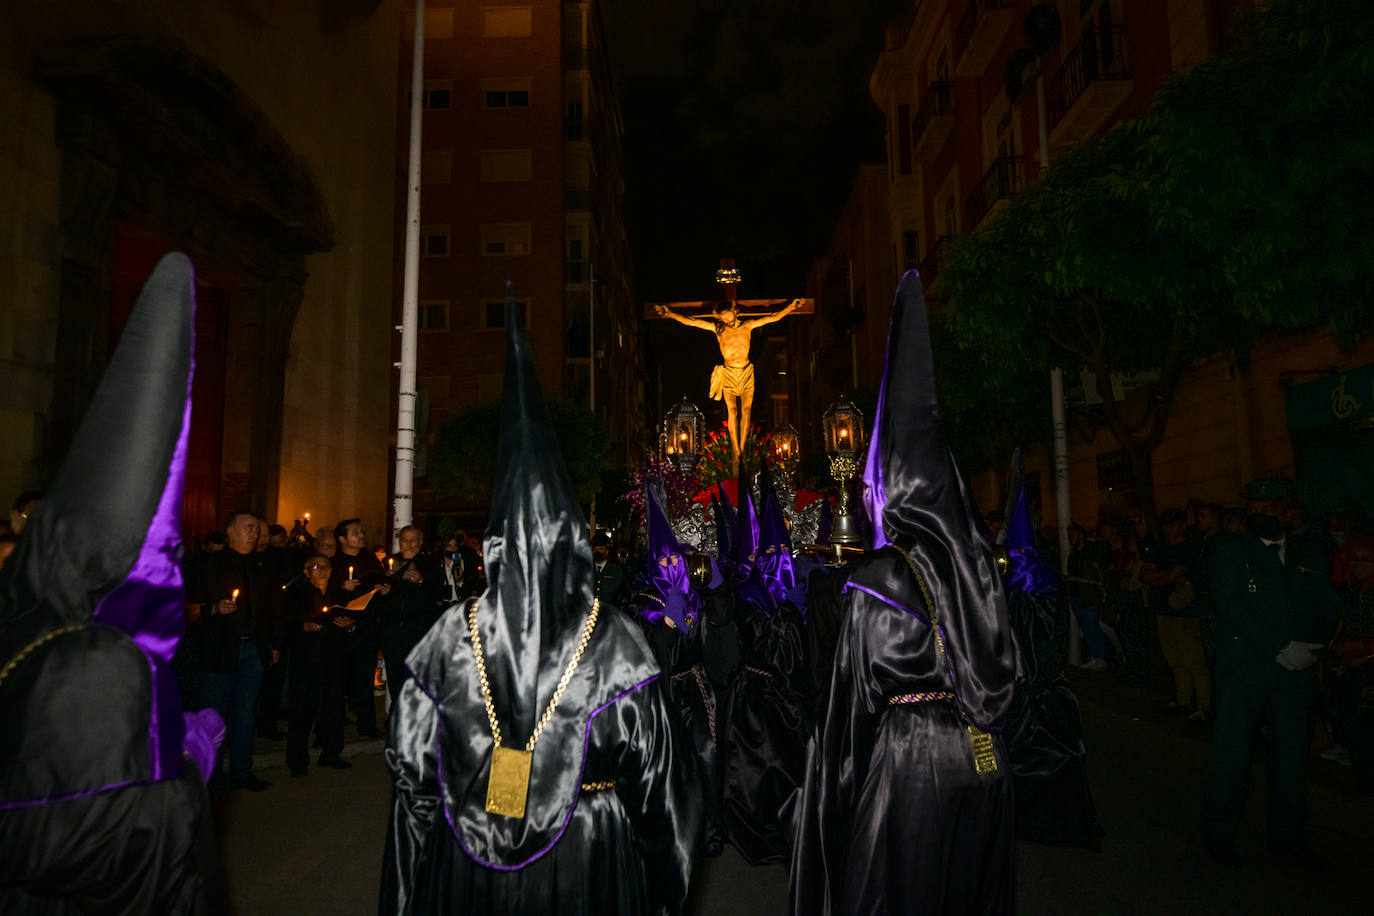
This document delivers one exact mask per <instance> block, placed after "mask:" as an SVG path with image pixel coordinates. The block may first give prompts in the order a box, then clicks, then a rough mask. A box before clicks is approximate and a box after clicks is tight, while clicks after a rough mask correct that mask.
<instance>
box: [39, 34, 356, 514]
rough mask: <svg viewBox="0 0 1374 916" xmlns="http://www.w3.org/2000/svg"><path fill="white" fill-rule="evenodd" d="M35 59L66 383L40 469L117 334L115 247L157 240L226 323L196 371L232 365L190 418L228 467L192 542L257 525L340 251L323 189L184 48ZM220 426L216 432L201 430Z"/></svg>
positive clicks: (142, 46)
mask: <svg viewBox="0 0 1374 916" xmlns="http://www.w3.org/2000/svg"><path fill="white" fill-rule="evenodd" d="M42 61H43V63H42V67H41V73H40V78H41V79H42V81H43V83H44V85H45V86H46V87H47V88H48V89H49V91H51V92H52V94H53V96H54V97H55V99H56V100H57V144H58V146H59V147H60V148H61V151H62V219H61V232H62V260H61V304H60V309H59V324H58V332H57V342H56V361H57V366H58V373H57V379H56V383H55V387H54V392H53V405H52V411H51V414H50V416H51V422H50V424H49V427H48V435H47V439H46V442H45V451H46V453H47V456H46V457H47V458H48V459H49V460H50V461H52V462H53V463H55V462H56V460H57V459H58V458H60V456H61V455H62V454H63V452H64V451H65V450H66V447H67V445H68V443H69V442H70V440H71V437H72V436H73V435H74V434H75V431H76V427H77V424H78V423H79V422H80V419H81V416H82V414H83V413H84V411H85V409H86V406H87V404H88V403H89V397H90V392H91V391H92V389H93V388H94V386H95V383H96V382H97V381H98V379H99V377H100V374H101V372H102V371H103V370H104V367H105V363H106V361H107V359H108V356H109V352H110V348H111V345H112V334H114V333H117V331H118V327H119V326H120V325H121V324H122V317H121V316H119V315H118V314H112V308H116V306H114V305H112V303H114V302H115V301H116V300H117V299H118V298H119V297H120V296H124V295H127V291H126V290H123V289H118V288H116V287H117V285H118V283H119V282H120V281H119V280H118V279H117V278H116V273H117V268H118V265H116V264H115V263H114V259H115V247H116V238H123V237H126V236H127V235H129V234H130V233H133V234H134V235H138V236H141V237H149V238H156V239H159V240H163V241H165V245H166V247H167V248H176V249H179V250H182V251H185V252H186V253H187V254H189V255H190V256H191V258H192V260H193V261H194V262H195V263H196V265H197V269H198V273H199V276H200V277H201V278H202V279H204V280H205V281H206V282H208V283H212V284H213V285H214V286H215V288H216V296H218V297H219V298H220V300H222V302H221V305H222V308H223V310H224V312H225V314H226V316H227V317H226V318H225V322H224V324H223V339H222V340H216V339H214V334H215V331H214V330H213V329H214V328H215V327H217V325H214V324H213V323H207V324H206V325H205V326H204V328H202V333H205V329H206V328H209V329H210V331H209V334H210V336H209V338H208V339H204V340H202V339H201V338H200V337H198V339H197V351H198V354H200V351H201V348H202V345H204V346H206V347H216V348H219V349H218V350H217V351H216V352H215V353H214V354H213V356H215V357H218V358H210V359H205V360H202V361H201V362H202V365H205V366H207V367H209V366H212V365H217V366H221V367H223V368H222V369H220V370H218V371H222V372H223V373H224V377H223V378H222V379H219V380H218V381H219V382H220V384H218V385H210V386H208V387H206V390H207V391H208V392H210V393H209V394H207V395H205V396H206V397H219V398H222V399H223V403H222V405H215V406H217V407H219V408H220V409H218V410H214V409H211V410H197V411H195V412H194V413H193V418H195V417H199V418H201V419H200V424H199V426H200V428H199V429H197V428H196V426H195V420H194V419H193V430H192V434H193V436H196V435H199V439H198V441H200V442H201V443H202V445H204V446H205V447H207V448H212V449H213V448H219V449H220V451H221V452H222V453H224V452H226V451H227V452H228V454H227V456H226V460H227V461H228V462H229V463H228V464H226V466H225V467H224V468H222V469H221V471H217V472H215V473H214V474H212V475H210V477H209V478H207V479H206V480H205V482H204V483H203V484H201V485H199V486H202V489H203V488H205V487H209V488H211V489H213V491H214V492H199V493H191V492H188V499H187V508H188V519H187V525H188V528H194V529H196V530H199V531H202V532H203V531H204V530H206V527H205V526H206V524H207V521H206V518H207V516H209V517H210V519H209V521H210V522H211V523H213V522H214V521H216V520H217V517H218V515H219V514H220V513H221V512H222V511H224V510H226V509H229V508H233V507H237V506H247V507H248V508H251V509H253V510H254V511H256V512H259V513H262V512H264V511H265V510H266V509H268V508H269V507H273V506H275V504H276V498H277V482H278V480H277V475H278V468H277V466H278V462H279V459H280V455H281V442H282V404H283V402H284V392H283V387H284V382H285V367H286V359H287V356H288V350H289V346H290V340H291V331H292V328H293V326H294V324H295V320H296V314H297V312H298V310H299V308H300V303H301V299H302V296H303V294H304V284H305V281H306V270H305V258H306V256H307V255H309V254H311V253H314V252H319V251H327V250H329V249H330V248H332V247H333V245H334V229H333V226H332V224H331V221H330V219H329V215H328V212H327V209H326V206H325V203H324V198H323V195H322V193H321V192H320V189H319V186H318V184H317V183H316V181H315V180H314V178H313V176H312V175H311V173H310V170H309V169H308V168H307V166H306V165H305V164H304V162H302V161H301V159H300V158H299V157H298V156H296V155H295V154H294V153H293V152H292V150H291V149H290V147H289V146H288V145H287V144H286V142H285V141H284V140H283V139H282V137H281V135H280V134H279V133H277V131H276V130H274V129H273V127H272V126H271V124H270V123H269V122H268V119H267V118H266V116H265V115H264V114H263V113H262V111H261V109H260V108H259V107H258V106H257V105H256V104H255V103H254V102H253V100H252V99H251V98H250V97H249V96H248V95H247V94H246V93H245V92H244V91H243V90H242V89H241V88H240V87H239V86H237V85H236V84H235V83H234V82H233V80H231V79H230V78H229V77H228V76H226V75H225V74H224V73H223V72H222V71H220V70H219V69H218V68H216V67H215V66H214V65H212V64H210V63H208V62H206V61H205V60H203V59H201V58H199V57H197V56H195V55H194V54H192V53H191V52H189V51H188V50H187V49H186V48H185V47H184V46H183V45H181V44H180V43H178V42H174V41H171V40H165V39H137V40H118V41H107V42H101V43H98V44H95V45H72V46H65V47H62V48H58V49H53V50H51V51H49V52H47V53H45V54H43V55H42ZM217 301H218V300H217ZM207 355H211V354H208V353H207ZM245 380H246V382H245ZM197 387H198V389H200V388H202V387H203V386H200V385H198V386H197ZM198 396H199V395H198ZM216 416H219V417H221V419H220V420H219V421H218V422H219V423H220V424H221V425H220V426H219V428H205V424H206V423H210V422H214V421H213V420H212V419H209V418H214V417H216ZM226 431H230V432H232V433H233V436H232V439H230V442H231V443H232V446H233V447H232V448H230V449H227V450H226V449H225V445H226V439H227V438H228V436H227V433H226ZM206 443H209V444H208V445H206ZM217 464H218V462H217ZM202 477H205V475H202ZM216 478H217V479H216ZM198 479H199V478H198ZM192 485H194V484H193V482H188V487H190V486H192ZM229 503H232V504H233V505H232V506H231V505H229Z"/></svg>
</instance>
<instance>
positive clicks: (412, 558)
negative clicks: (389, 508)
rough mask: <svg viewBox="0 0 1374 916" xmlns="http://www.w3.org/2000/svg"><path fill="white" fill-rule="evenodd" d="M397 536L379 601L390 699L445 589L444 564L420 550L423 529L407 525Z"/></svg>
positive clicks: (437, 611) (434, 617)
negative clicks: (385, 588)
mask: <svg viewBox="0 0 1374 916" xmlns="http://www.w3.org/2000/svg"><path fill="white" fill-rule="evenodd" d="M396 540H397V542H398V543H399V544H400V547H401V549H400V550H398V551H397V552H396V553H395V554H394V555H393V556H391V557H390V558H388V561H387V567H388V569H387V580H388V581H389V582H390V583H391V594H390V595H387V596H386V598H385V599H383V601H382V602H381V614H382V658H383V659H384V660H385V663H386V687H387V690H388V691H390V693H391V699H392V701H393V702H394V701H395V700H396V698H397V697H398V696H399V695H400V692H401V685H402V684H403V683H405V678H406V656H407V655H409V654H410V650H411V649H413V648H415V644H416V643H418V642H419V641H420V639H421V637H423V636H424V635H425V633H427V632H429V628H430V627H431V626H433V625H434V621H436V620H438V619H439V614H440V612H441V610H442V608H443V607H444V605H442V601H443V598H444V591H445V588H444V585H445V583H444V572H443V568H442V567H441V566H440V565H439V562H438V561H437V560H434V559H432V558H430V557H426V556H423V555H422V554H421V553H420V548H421V547H422V546H423V545H424V532H422V531H421V530H420V529H419V528H417V527H415V526H414V525H408V526H406V527H405V528H402V529H401V533H400V535H399V536H398V537H397V539H396Z"/></svg>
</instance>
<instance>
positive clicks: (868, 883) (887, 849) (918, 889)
mask: <svg viewBox="0 0 1374 916" xmlns="http://www.w3.org/2000/svg"><path fill="white" fill-rule="evenodd" d="M907 580H911V581H909V582H908V581H907ZM894 584H895V585H896V587H891V586H893V585H894ZM908 585H909V592H914V593H916V594H919V591H917V587H916V583H915V582H914V577H912V576H911V573H910V572H909V570H907V568H906V565H905V562H904V561H903V560H902V559H901V556H900V554H898V553H897V552H896V551H895V550H893V549H892V548H888V549H887V550H884V551H881V552H878V553H876V554H874V553H871V554H869V555H868V556H867V557H866V558H865V559H864V560H863V561H861V562H860V563H859V564H858V565H857V566H856V567H855V568H854V570H853V572H852V573H851V576H850V590H849V593H848V602H849V608H848V612H847V613H846V615H845V617H844V620H843V622H842V624H841V627H840V634H839V641H838V645H837V647H836V653H835V664H834V671H833V675H832V677H831V682H830V689H829V696H828V699H827V700H826V701H825V702H824V703H822V704H820V705H821V709H822V713H821V714H820V715H821V718H820V719H819V721H818V722H817V724H816V728H815V732H814V737H813V738H812V741H811V743H810V745H809V746H808V748H807V761H806V774H805V784H804V786H803V788H802V790H801V792H800V793H799V794H798V795H797V796H796V797H795V798H794V799H793V801H792V804H791V806H790V812H791V815H792V817H793V822H794V825H795V841H794V846H793V858H792V869H791V897H792V910H793V912H795V913H799V914H815V913H824V914H831V913H834V914H844V916H853V914H864V913H872V914H880V913H881V914H890V913H1010V912H1013V911H1014V910H1015V902H1014V892H1015V869H1014V866H1013V854H1014V851H1015V835H1014V829H1013V800H1012V784H1011V772H1010V767H1009V765H1008V761H1007V755H1006V751H1005V748H1004V747H1003V743H1002V739H1001V736H1000V735H996V734H994V735H993V736H992V740H993V747H994V750H995V754H996V758H997V769H996V770H995V771H994V772H991V773H987V774H981V775H980V774H979V773H978V772H977V770H976V769H975V766H974V758H973V750H972V745H971V742H970V739H969V732H968V723H967V720H966V719H965V714H964V711H963V710H964V709H965V707H966V706H971V707H973V708H975V709H977V708H983V707H984V706H985V705H986V700H987V698H988V697H989V696H994V695H996V694H997V693H998V692H999V691H1000V681H1001V674H1000V673H996V674H995V680H994V681H992V682H991V683H986V682H985V681H984V680H983V679H982V678H980V676H979V672H978V671H977V669H976V667H975V666H973V665H970V664H964V665H962V667H958V668H956V669H955V673H954V676H953V677H951V675H950V669H949V667H948V666H947V665H946V664H945V663H943V662H942V661H941V658H940V655H939V652H938V650H937V646H936V641H935V638H934V636H933V630H932V629H931V626H930V624H929V618H928V616H926V615H925V614H923V609H922V608H920V607H913V608H909V609H908V608H899V607H897V606H895V605H894V604H892V603H889V602H888V601H886V600H883V599H881V598H879V597H878V596H877V594H875V592H879V591H881V592H886V593H902V592H906V591H908V589H907V588H906V586H908ZM956 680H957V685H956ZM956 687H957V691H958V692H959V695H960V697H961V700H960V701H959V702H955V701H953V700H937V701H933V702H925V703H911V704H901V705H889V702H888V701H889V699H890V698H892V697H895V696H898V695H900V694H907V693H918V692H936V691H940V692H948V691H954V690H956Z"/></svg>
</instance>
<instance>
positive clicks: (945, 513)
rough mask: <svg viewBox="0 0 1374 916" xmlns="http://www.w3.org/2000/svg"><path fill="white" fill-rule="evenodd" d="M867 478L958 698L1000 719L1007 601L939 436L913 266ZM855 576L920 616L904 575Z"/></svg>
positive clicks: (980, 714)
mask: <svg viewBox="0 0 1374 916" xmlns="http://www.w3.org/2000/svg"><path fill="white" fill-rule="evenodd" d="M864 483H865V485H866V486H865V492H864V504H865V507H866V508H867V509H868V511H869V513H870V517H871V518H872V520H873V523H874V525H873V527H874V531H873V537H874V547H875V548H881V547H883V546H885V545H891V546H892V547H894V548H896V549H897V550H899V551H901V552H902V553H904V554H906V556H907V557H908V558H909V559H910V561H911V563H912V564H913V565H914V566H915V567H916V569H918V570H919V571H920V574H921V577H922V578H923V579H924V580H925V583H926V585H927V586H928V587H929V590H930V600H931V602H932V603H933V604H934V612H935V616H936V617H937V620H938V624H939V626H940V628H941V630H942V631H943V633H944V643H945V646H946V649H947V650H948V653H949V657H950V662H951V664H952V666H953V669H954V672H953V680H954V685H955V692H956V694H957V696H958V699H959V703H960V705H961V707H963V709H964V712H965V714H966V715H967V716H968V717H969V718H970V719H971V720H972V721H973V722H975V723H976V724H978V725H980V726H982V727H984V728H993V729H996V728H998V727H1000V721H1001V718H1002V716H1003V715H1004V714H1005V712H1006V709H1007V705H1008V703H1009V702H1010V699H1011V688H1012V683H1013V681H1014V678H1015V664H1016V662H1015V654H1014V646H1013V642H1012V634H1011V629H1010V625H1009V623H1008V618H1007V610H1006V601H1005V597H1004V595H1003V593H1002V582H1001V578H1000V577H999V576H998V574H997V565H996V562H995V560H994V558H993V553H992V549H991V547H990V546H989V545H988V543H987V542H986V540H985V539H984V538H983V535H982V533H981V532H982V529H981V522H980V521H979V520H978V519H975V518H974V517H973V514H972V513H971V512H970V510H969V505H970V502H969V497H968V492H967V489H966V487H965V486H964V481H963V478H962V477H961V476H960V474H959V469H958V468H957V467H956V466H955V463H954V457H953V456H952V455H951V454H950V451H949V446H948V445H947V444H946V442H945V436H944V431H943V429H942V427H941V423H940V410H939V405H938V403H937V401H936V396H935V373H934V367H933V364H932V356H931V346H930V328H929V325H928V323H927V320H926V307H925V294H924V291H923V290H922V288H921V279H920V276H919V275H918V274H917V273H916V271H914V270H913V271H907V273H906V275H905V276H904V277H903V278H902V282H901V285H900V286H899V287H898V289H897V295H896V299H895V301H894V302H893V306H892V326H891V330H890V331H889V334H888V342H887V356H886V362H885V365H884V369H883V382H882V387H881V389H880V390H879V394H878V409H877V412H876V415H875V417H874V420H873V433H872V435H871V437H870V445H869V451H868V459H867V463H866V466H865V469H864ZM871 568H872V569H878V568H883V567H880V564H874V566H873V567H871ZM852 582H853V583H854V584H855V586H856V587H860V588H862V589H863V590H865V591H869V592H870V593H873V594H875V595H877V596H878V597H880V598H882V599H883V600H884V601H887V602H889V603H891V604H893V605H895V606H897V607H900V608H903V609H906V610H908V611H910V612H912V613H914V614H915V615H916V616H918V617H922V618H923V619H924V614H925V612H926V610H927V609H928V608H927V604H926V601H925V600H924V598H923V596H922V594H921V591H920V588H919V586H918V584H917V583H915V582H914V581H912V579H911V576H910V575H907V576H891V575H882V576H877V577H876V578H875V580H874V581H865V580H864V577H863V575H862V573H861V572H860V571H856V572H855V574H854V577H853V579H852Z"/></svg>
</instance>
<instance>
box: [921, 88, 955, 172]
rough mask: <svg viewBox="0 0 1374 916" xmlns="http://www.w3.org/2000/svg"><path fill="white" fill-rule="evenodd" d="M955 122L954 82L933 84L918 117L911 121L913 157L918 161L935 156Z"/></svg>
mask: <svg viewBox="0 0 1374 916" xmlns="http://www.w3.org/2000/svg"><path fill="white" fill-rule="evenodd" d="M953 120H954V82H953V81H952V80H943V81H941V82H937V83H931V84H930V88H929V89H927V90H926V97H925V99H924V100H922V102H921V107H920V108H918V109H917V110H916V117H914V118H912V119H911V139H912V143H913V149H912V155H913V157H914V158H915V159H916V160H918V161H919V160H922V159H928V158H930V157H931V156H933V155H934V154H935V153H936V152H937V151H938V150H939V149H940V146H941V144H943V143H944V142H945V138H946V137H948V136H949V131H950V128H951V127H952V126H953Z"/></svg>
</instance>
